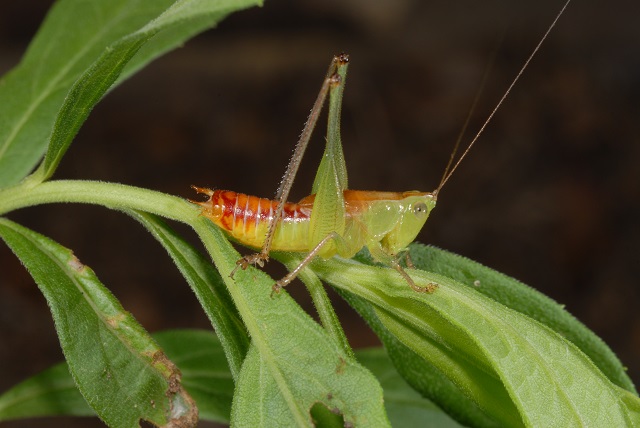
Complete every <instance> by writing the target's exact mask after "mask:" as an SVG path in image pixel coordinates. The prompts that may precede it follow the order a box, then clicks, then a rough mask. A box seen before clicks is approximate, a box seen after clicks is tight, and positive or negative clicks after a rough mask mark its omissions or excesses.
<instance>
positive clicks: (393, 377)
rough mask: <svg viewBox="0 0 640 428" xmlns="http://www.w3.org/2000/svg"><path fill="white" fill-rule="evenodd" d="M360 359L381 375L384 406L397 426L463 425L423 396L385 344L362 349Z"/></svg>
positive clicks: (377, 375) (357, 353) (439, 427)
mask: <svg viewBox="0 0 640 428" xmlns="http://www.w3.org/2000/svg"><path fill="white" fill-rule="evenodd" d="M356 356H357V357H358V361H359V362H360V363H361V364H362V365H364V366H365V367H366V368H368V369H369V370H371V372H372V373H373V374H374V375H375V376H376V377H377V378H378V380H379V381H380V385H382V389H383V390H384V406H385V408H386V409H387V415H389V420H391V425H392V426H394V427H418V426H428V427H438V428H456V427H461V426H462V425H460V424H458V423H457V422H456V421H454V420H453V419H451V418H450V417H449V416H447V414H446V413H444V412H443V411H442V410H441V409H440V408H439V407H438V406H436V405H435V404H433V403H432V402H431V401H429V400H427V399H426V398H423V397H422V396H421V395H420V394H418V393H417V392H416V391H415V390H414V389H412V388H411V387H410V386H409V385H408V384H407V382H406V381H405V380H404V379H403V378H402V377H401V376H400V375H399V374H398V372H397V371H396V369H395V368H394V367H393V364H392V363H391V360H390V359H389V357H388V356H387V354H386V352H385V351H384V349H382V348H369V349H359V350H358V351H356Z"/></svg>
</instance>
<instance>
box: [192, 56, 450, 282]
mask: <svg viewBox="0 0 640 428" xmlns="http://www.w3.org/2000/svg"><path fill="white" fill-rule="evenodd" d="M348 62H349V58H348V56H347V55H345V54H340V55H337V56H335V57H334V58H333V61H332V62H331V65H330V66H329V71H328V72H327V75H326V77H325V80H324V83H323V85H322V88H321V90H320V93H319V95H318V98H317V99H316V102H315V103H314V106H313V108H312V110H311V114H310V115H309V119H308V121H307V123H306V124H305V128H304V129H303V131H302V134H301V136H300V140H299V141H298V144H297V145H296V149H295V151H294V154H293V157H292V159H291V161H290V163H289V166H288V168H287V171H286V172H285V175H284V178H283V181H282V183H281V185H280V188H279V189H278V192H277V200H268V199H262V198H258V197H256V196H248V195H245V194H241V193H236V192H232V191H227V190H215V191H214V190H210V189H205V188H199V187H195V186H193V187H194V189H195V190H196V191H198V192H199V193H204V194H206V195H208V196H209V199H208V200H207V201H204V202H195V203H197V204H198V205H200V206H201V207H203V211H202V214H203V215H204V216H206V217H208V218H209V219H211V221H213V222H214V223H215V224H217V225H218V226H219V227H221V228H222V229H223V230H225V231H226V232H227V233H228V234H230V235H231V236H232V237H233V238H235V239H236V240H237V241H238V242H240V243H242V244H244V245H247V246H249V247H253V248H261V251H260V253H257V254H252V255H249V256H245V257H243V258H242V259H240V260H238V266H239V267H242V268H243V269H245V268H246V267H247V266H248V265H249V264H257V265H259V266H262V265H263V263H264V262H265V261H267V260H268V259H269V253H270V251H271V250H276V251H294V252H302V253H307V256H306V257H305V259H304V260H303V261H302V262H301V264H300V265H299V266H298V267H297V268H296V269H294V270H293V271H292V272H291V273H290V274H289V275H287V276H286V277H284V278H283V279H281V280H280V281H278V282H277V284H276V288H280V287H283V286H285V285H287V284H288V283H289V282H291V280H293V278H295V277H296V276H297V274H298V273H299V272H300V270H301V269H302V268H303V267H305V266H306V265H308V264H309V263H310V262H311V260H312V259H313V258H314V257H315V256H317V255H319V256H321V257H323V258H329V257H332V256H334V255H336V254H337V255H340V256H342V257H346V258H350V257H353V256H354V255H355V254H356V253H357V252H358V251H359V250H360V249H362V248H363V247H367V248H368V249H369V251H370V253H371V255H372V256H373V258H374V259H375V260H376V261H378V262H381V263H384V264H386V265H388V266H391V267H393V268H395V269H396V270H397V271H398V272H399V273H400V274H401V275H402V277H403V278H405V280H406V281H407V282H408V283H409V284H410V285H411V287H413V288H414V289H415V290H417V291H432V290H433V286H432V285H431V284H428V285H427V286H426V287H418V286H417V285H416V284H415V283H414V282H413V280H412V279H411V278H410V277H409V275H408V274H407V273H406V272H405V271H404V270H403V269H402V267H401V266H400V264H399V263H398V260H397V258H398V257H397V256H398V253H399V252H401V251H402V250H404V249H406V247H407V246H408V245H409V244H410V243H411V242H413V240H414V239H415V238H416V236H417V234H418V233H419V232H420V230H421V229H422V227H423V226H424V224H425V222H426V221H427V218H428V217H429V213H430V212H431V210H432V209H433V208H434V207H435V204H436V194H437V190H436V191H435V192H433V193H425V192H417V191H412V192H372V191H358V190H348V189H347V170H346V165H345V162H344V155H343V153H342V143H341V141H340V110H341V103H342V92H343V89H344V81H345V78H346V72H347V66H348ZM327 94H329V115H328V126H327V140H326V141H327V144H326V146H325V152H324V155H323V157H322V161H321V162H320V167H319V168H318V172H317V174H316V178H315V181H314V183H313V187H312V195H311V196H308V197H306V198H304V199H303V200H301V201H300V202H298V203H290V202H286V200H287V196H288V195H289V190H290V189H291V186H292V184H293V179H294V177H295V174H296V173H297V170H298V166H299V165H300V161H301V160H302V156H303V154H304V151H305V150H306V147H307V143H308V142H309V139H310V136H311V132H312V131H313V128H314V127H315V124H316V121H317V119H318V116H319V114H320V110H321V108H322V104H324V101H325V98H326V95H327ZM438 190H439V189H438ZM234 272H235V271H234ZM232 275H233V273H232Z"/></svg>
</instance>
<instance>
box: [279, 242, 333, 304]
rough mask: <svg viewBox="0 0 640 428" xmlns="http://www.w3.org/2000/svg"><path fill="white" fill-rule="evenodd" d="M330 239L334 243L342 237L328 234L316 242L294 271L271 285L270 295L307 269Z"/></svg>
mask: <svg viewBox="0 0 640 428" xmlns="http://www.w3.org/2000/svg"><path fill="white" fill-rule="evenodd" d="M332 239H333V240H335V241H339V240H341V239H342V237H341V236H340V235H338V233H337V232H331V233H330V234H328V235H327V236H325V237H324V238H323V239H322V240H321V241H320V242H318V245H316V246H315V247H314V248H313V250H311V251H310V252H309V254H307V255H306V256H305V258H304V259H303V260H302V261H301V262H300V264H298V266H296V268H295V269H293V270H292V271H291V272H289V273H288V274H286V275H285V276H284V277H282V279H280V280H279V281H276V283H275V284H274V285H273V291H272V293H271V294H272V295H273V293H279V292H280V290H281V289H282V288H284V287H286V286H287V285H289V283H290V282H291V281H293V280H294V279H296V277H297V276H298V275H299V274H300V271H302V269H304V268H305V267H307V266H308V265H309V263H311V261H312V260H313V258H314V257H315V256H317V255H318V253H319V252H320V250H322V247H324V246H325V245H327V243H328V242H329V241H330V240H332Z"/></svg>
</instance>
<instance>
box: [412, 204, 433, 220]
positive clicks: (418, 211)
mask: <svg viewBox="0 0 640 428" xmlns="http://www.w3.org/2000/svg"><path fill="white" fill-rule="evenodd" d="M413 213H414V214H415V215H416V216H417V217H424V216H426V215H427V214H429V212H428V210H427V204H425V203H424V202H420V203H419V204H415V205H414V206H413Z"/></svg>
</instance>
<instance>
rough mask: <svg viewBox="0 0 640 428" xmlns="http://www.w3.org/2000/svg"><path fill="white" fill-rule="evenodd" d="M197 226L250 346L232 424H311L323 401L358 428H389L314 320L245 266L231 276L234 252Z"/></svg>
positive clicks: (361, 372) (370, 382) (366, 377)
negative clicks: (236, 311)
mask: <svg viewBox="0 0 640 428" xmlns="http://www.w3.org/2000/svg"><path fill="white" fill-rule="evenodd" d="M193 226H194V228H195V229H196V231H197V232H198V234H199V235H200V237H201V239H202V240H203V242H204V244H205V246H206V248H207V250H208V251H209V252H210V253H211V255H212V258H213V260H214V261H215V263H216V266H217V268H218V270H219V271H220V274H221V275H222V278H223V279H224V280H225V283H226V284H227V288H228V289H229V293H230V294H231V297H232V298H233V300H234V302H235V305H236V307H237V308H238V312H239V313H240V316H241V317H242V320H243V321H244V324H245V325H246V326H247V330H248V331H249V335H250V336H251V340H252V345H251V348H250V350H249V354H248V355H247V358H246V359H245V361H244V364H243V366H242V370H241V372H240V377H239V380H238V383H237V385H236V392H235V395H234V402H233V407H232V414H231V421H232V424H235V425H237V426H264V425H268V424H273V423H277V424H278V425H280V426H311V424H312V419H311V414H310V412H311V409H312V407H313V406H314V405H316V404H322V405H324V406H326V407H327V408H329V409H332V410H335V411H336V412H340V413H341V414H342V415H343V417H344V420H345V423H347V422H348V423H351V424H353V425H355V426H375V427H383V426H388V420H387V417H386V415H385V413H384V407H383V401H382V390H381V388H380V385H379V384H378V382H377V381H376V379H375V377H373V375H372V374H371V373H370V372H369V371H367V370H366V369H364V368H363V367H362V366H360V365H359V364H358V363H357V362H356V361H355V360H354V359H353V358H352V357H351V355H350V354H349V353H347V352H345V351H344V350H343V349H342V347H341V346H340V344H339V343H337V342H336V341H334V340H333V339H332V336H330V335H329V334H328V333H327V332H326V331H324V330H323V329H322V328H320V326H319V325H318V324H317V323H315V322H314V321H313V319H311V318H310V317H309V315H308V314H306V313H305V312H304V311H303V310H302V309H301V308H300V307H299V306H298V305H297V304H296V303H295V302H294V301H293V299H291V297H289V295H288V294H287V293H286V292H281V293H280V294H276V295H273V296H272V295H271V294H272V286H273V285H274V283H275V282H274V280H273V279H271V278H269V277H268V276H267V275H265V274H264V273H263V272H261V271H259V270H256V269H253V268H249V269H247V270H246V271H242V270H239V271H237V272H236V273H235V276H234V278H233V279H231V278H229V274H230V273H231V271H232V269H233V268H234V267H235V265H236V264H235V263H236V260H238V259H239V257H240V256H239V254H238V253H237V252H236V251H235V250H234V249H233V247H231V246H230V244H229V242H228V241H227V240H226V238H225V237H224V235H223V234H222V232H221V231H220V229H218V228H217V227H216V226H214V225H213V224H212V223H211V222H210V221H209V220H207V219H206V218H202V217H201V218H199V219H198V220H197V221H196V222H195V223H194V224H193Z"/></svg>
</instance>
